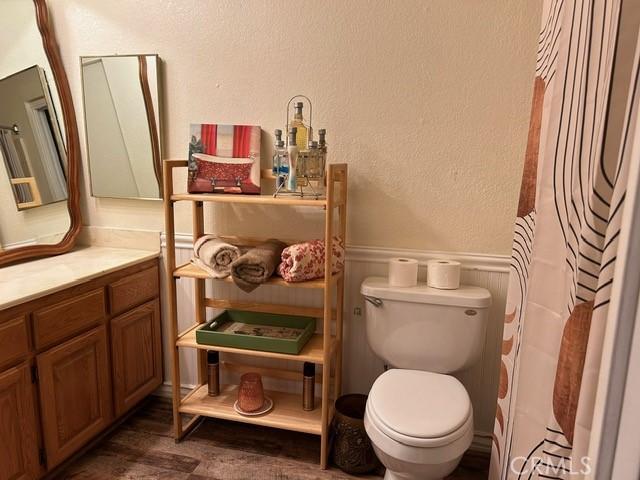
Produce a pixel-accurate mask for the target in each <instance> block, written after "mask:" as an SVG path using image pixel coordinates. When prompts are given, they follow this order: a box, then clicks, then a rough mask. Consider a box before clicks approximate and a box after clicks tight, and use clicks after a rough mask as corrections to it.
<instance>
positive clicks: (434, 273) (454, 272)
mask: <svg viewBox="0 0 640 480" xmlns="http://www.w3.org/2000/svg"><path fill="white" fill-rule="evenodd" d="M427 285H428V286H430V287H433V288H440V289H442V290H455V289H456V288H458V287H460V262H456V261H455V260H429V261H428V262H427Z"/></svg>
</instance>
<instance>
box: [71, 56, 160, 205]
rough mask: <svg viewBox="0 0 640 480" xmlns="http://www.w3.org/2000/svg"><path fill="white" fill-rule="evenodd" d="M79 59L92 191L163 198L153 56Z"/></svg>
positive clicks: (156, 64) (96, 194) (156, 62)
mask: <svg viewBox="0 0 640 480" xmlns="http://www.w3.org/2000/svg"><path fill="white" fill-rule="evenodd" d="M80 62H81V67H82V88H83V96H84V113H85V128H86V139H87V153H88V156H89V169H90V173H91V192H92V195H93V196H94V197H111V198H143V199H159V198H161V194H160V192H161V183H162V173H161V166H160V145H159V138H160V133H159V132H160V124H159V120H158V118H159V115H158V111H159V94H158V83H159V82H158V67H159V60H158V57H157V55H118V56H105V57H82V58H81V59H80Z"/></svg>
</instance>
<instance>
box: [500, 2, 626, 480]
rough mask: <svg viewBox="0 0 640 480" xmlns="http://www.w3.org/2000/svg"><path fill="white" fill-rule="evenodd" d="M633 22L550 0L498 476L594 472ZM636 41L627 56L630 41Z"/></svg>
mask: <svg viewBox="0 0 640 480" xmlns="http://www.w3.org/2000/svg"><path fill="white" fill-rule="evenodd" d="M625 1H626V0H625ZM636 5H637V4H636ZM633 8H636V9H637V8H639V7H637V6H634V7H633ZM624 25H625V22H623V21H622V16H621V0H547V1H545V2H544V5H543V15H542V26H541V31H540V36H539V41H538V57H537V64H536V76H535V80H534V93H533V101H532V110H531V119H530V129H529V138H528V143H527V151H526V155H525V167H524V173H523V179H522V187H521V193H520V201H519V205H518V212H517V219H516V224H515V231H514V241H513V250H512V261H511V275H510V283H509V294H508V300H507V308H506V315H505V323H504V334H503V345H502V358H501V364H500V387H499V392H498V402H497V409H496V421H495V427H494V442H493V448H492V459H491V468H490V479H492V480H497V479H532V478H546V479H549V478H550V479H567V478H569V479H574V478H581V476H583V475H585V474H587V473H588V472H589V468H590V466H591V464H590V459H589V458H588V457H587V451H588V447H589V445H588V442H589V434H590V430H591V419H592V417H593V407H594V399H595V393H596V387H597V380H598V373H599V365H600V357H601V351H602V340H603V337H604V329H605V326H606V320H607V311H608V304H609V298H610V293H611V286H612V282H613V272H614V268H615V262H616V251H617V243H618V236H619V233H620V220H621V217H622V209H623V206H624V199H625V189H626V180H627V167H628V163H629V159H628V158H627V157H628V152H625V145H626V144H627V143H628V141H629V139H628V138H627V132H628V131H629V125H630V124H633V123H634V122H635V121H636V120H635V118H636V117H637V115H638V111H637V103H638V99H637V97H636V95H635V93H636V92H635V86H636V83H637V71H638V64H637V55H638V54H637V50H636V49H635V47H636V43H635V40H636V39H637V26H634V27H633V28H636V30H635V37H633V35H632V34H633V31H632V32H629V29H628V30H627V32H625V35H622V34H621V30H622V28H623V27H624ZM630 33H631V34H630ZM631 37H633V40H634V42H633V49H632V50H631V55H629V54H628V50H629V48H627V51H624V52H623V51H621V49H622V48H623V47H624V46H625V45H623V44H625V42H626V44H631V43H632V42H631V41H630V40H629V38H631ZM631 85H633V86H634V88H631ZM634 102H635V104H636V107H635V108H633V105H634Z"/></svg>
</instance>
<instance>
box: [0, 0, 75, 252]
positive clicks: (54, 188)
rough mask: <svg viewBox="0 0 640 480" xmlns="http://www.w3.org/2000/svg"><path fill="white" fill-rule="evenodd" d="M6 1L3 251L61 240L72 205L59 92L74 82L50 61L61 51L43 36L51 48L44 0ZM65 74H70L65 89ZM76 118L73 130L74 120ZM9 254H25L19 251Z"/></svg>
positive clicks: (0, 23) (0, 25)
mask: <svg viewBox="0 0 640 480" xmlns="http://www.w3.org/2000/svg"><path fill="white" fill-rule="evenodd" d="M1 3H2V6H1V7H2V15H0V44H1V45H2V49H0V252H1V251H5V252H4V254H3V255H0V257H2V258H6V257H5V256H6V255H8V253H7V252H8V251H13V250H15V249H16V248H18V247H25V246H29V247H30V246H35V245H38V246H42V245H45V246H47V245H48V246H51V245H54V244H60V243H61V242H62V241H63V239H65V238H66V237H67V236H68V232H69V231H70V229H71V225H72V218H71V213H70V209H69V207H68V205H67V199H68V198H69V197H70V194H69V192H68V176H69V174H70V172H69V165H68V163H67V157H68V154H67V147H69V145H65V139H66V138H67V137H66V135H65V133H66V132H65V123H64V119H63V117H62V113H63V105H62V102H61V98H60V97H59V91H64V90H65V89H67V88H68V87H67V85H66V78H63V77H64V71H62V73H60V70H59V69H58V67H59V65H57V64H56V65H54V67H55V68H52V64H51V63H50V59H51V58H56V57H52V56H51V55H55V54H57V46H56V45H55V41H54V40H53V38H52V37H49V39H48V40H47V39H46V38H45V44H46V42H47V41H48V42H49V43H48V44H47V47H48V49H49V51H45V45H44V44H43V37H42V36H41V31H42V35H48V34H49V33H50V32H49V31H48V23H47V22H46V19H47V17H46V9H45V6H44V2H42V1H36V2H35V3H34V2H32V1H29V0H2V2H1ZM39 29H40V30H39ZM60 65H61V64H60ZM61 75H62V76H61ZM60 81H63V82H65V83H64V85H63V86H62V89H61V90H59V88H58V87H59V85H57V84H56V82H60ZM68 101H70V100H68ZM64 102H67V99H64ZM70 121H72V128H71V130H73V133H74V135H75V120H73V119H70ZM69 138H70V137H69ZM74 140H75V137H74ZM73 146H74V145H72V147H73ZM72 150H73V152H74V156H75V153H77V152H76V151H75V149H74V148H72ZM74 171H75V170H74ZM71 174H73V172H71ZM72 195H73V196H74V198H75V192H74V193H73V194H72ZM71 203H74V202H71ZM78 214H79V213H78ZM70 243H71V242H67V244H68V245H67V246H69V245H70ZM64 248H67V247H64ZM64 248H62V249H60V250H59V251H62V250H64ZM39 251H40V252H44V250H39ZM47 252H50V253H54V250H53V249H51V250H47ZM11 258H21V255H18V254H17V253H15V252H14V253H13V254H12V256H11Z"/></svg>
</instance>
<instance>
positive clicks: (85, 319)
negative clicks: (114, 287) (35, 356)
mask: <svg viewBox="0 0 640 480" xmlns="http://www.w3.org/2000/svg"><path fill="white" fill-rule="evenodd" d="M105 315H106V310H105V298H104V289H102V288H100V289H98V290H93V291H91V292H88V293H85V294H83V295H80V296H79V297H74V298H71V299H69V300H65V301H63V302H60V303H56V304H55V305H53V306H51V307H48V308H44V309H42V310H38V311H37V312H35V313H34V314H33V333H34V338H35V343H36V348H38V349H41V348H43V347H48V346H51V345H53V344H55V343H58V342H60V341H62V340H65V339H66V338H69V337H71V336H72V335H74V334H77V333H80V332H82V331H84V330H88V329H89V327H92V326H94V325H96V324H97V323H99V322H100V321H101V320H103V319H104V317H105Z"/></svg>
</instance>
